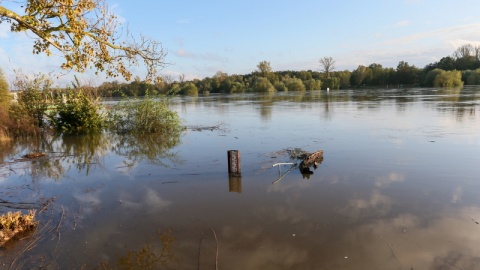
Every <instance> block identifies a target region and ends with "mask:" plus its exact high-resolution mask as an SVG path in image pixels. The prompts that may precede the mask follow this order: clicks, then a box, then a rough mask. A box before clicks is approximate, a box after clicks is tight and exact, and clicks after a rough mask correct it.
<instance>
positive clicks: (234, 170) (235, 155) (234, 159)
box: [227, 150, 242, 176]
mask: <svg viewBox="0 0 480 270" xmlns="http://www.w3.org/2000/svg"><path fill="white" fill-rule="evenodd" d="M227 153H228V173H229V174H236V175H238V176H239V175H240V174H241V173H242V170H241V166H240V151H238V150H228V152H227Z"/></svg>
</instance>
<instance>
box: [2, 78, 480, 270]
mask: <svg viewBox="0 0 480 270" xmlns="http://www.w3.org/2000/svg"><path fill="white" fill-rule="evenodd" d="M172 108H173V109H174V110H175V111H177V112H178V113H179V114H180V116H181V118H182V119H183V121H184V124H185V125H186V126H187V127H188V129H187V130H186V131H185V132H184V133H182V134H173V135H172V134H170V135H167V134H164V135H153V136H140V137H139V136H117V135H112V134H99V135H90V136H78V137H47V138H44V139H42V140H39V141H19V142H15V143H12V144H8V143H3V144H1V145H0V150H1V151H0V161H1V162H2V163H1V165H0V199H1V201H0V211H1V212H5V211H12V210H15V209H12V207H16V208H22V209H21V210H22V211H26V210H27V209H29V208H35V209H37V217H38V219H39V221H40V223H39V225H38V227H37V230H36V231H33V232H30V233H29V234H27V235H24V236H22V238H21V239H17V240H15V241H11V242H10V243H8V244H7V245H6V246H5V247H3V248H0V269H37V268H42V269H145V268H147V267H151V268H152V269H215V268H216V267H217V268H218V269H415V270H416V269H479V268H480V244H479V243H480V224H479V222H480V88H475V87H464V88H462V89H435V88H415V89H361V90H335V91H330V92H328V93H327V92H326V91H311V92H287V93H276V94H238V95H210V96H200V97H176V98H174V99H173V100H172ZM228 150H238V151H239V152H240V162H241V175H240V176H238V175H236V176H235V175H229V174H228V160H227V151H228ZM317 150H323V151H324V156H323V157H324V158H323V161H322V162H321V163H319V164H318V168H316V169H314V168H311V170H312V171H313V174H302V173H301V172H300V170H299V169H298V166H297V167H296V166H295V164H299V163H300V160H298V159H295V158H292V155H293V156H294V155H295V154H297V153H300V152H302V151H309V152H314V151H317ZM32 151H40V152H45V153H46V154H47V155H46V156H45V157H40V158H37V159H32V160H29V159H21V156H22V155H24V154H26V153H29V152H32ZM276 163H293V165H290V164H285V165H279V166H273V165H274V164H276ZM2 202H3V203H2ZM5 202H8V203H9V204H7V203H5ZM20 203H22V204H20Z"/></svg>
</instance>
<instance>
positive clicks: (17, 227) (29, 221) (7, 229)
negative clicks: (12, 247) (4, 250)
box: [0, 210, 37, 247]
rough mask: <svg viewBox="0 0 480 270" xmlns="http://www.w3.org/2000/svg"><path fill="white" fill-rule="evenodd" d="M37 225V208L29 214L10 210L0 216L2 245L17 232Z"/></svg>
mask: <svg viewBox="0 0 480 270" xmlns="http://www.w3.org/2000/svg"><path fill="white" fill-rule="evenodd" d="M36 225H37V222H36V221H35V210H30V211H29V212H28V213H27V214H22V213H21V212H20V211H18V212H8V213H6V214H3V215H1V216H0V247H1V246H3V245H4V244H5V243H6V242H8V240H10V239H11V238H12V237H14V236H15V235H16V234H18V233H21V232H23V231H26V230H30V229H33V228H34V227H35V226H36Z"/></svg>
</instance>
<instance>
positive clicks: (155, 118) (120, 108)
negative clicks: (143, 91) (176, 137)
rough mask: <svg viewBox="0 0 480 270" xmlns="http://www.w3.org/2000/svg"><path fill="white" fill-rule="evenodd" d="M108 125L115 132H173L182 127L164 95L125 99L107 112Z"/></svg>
mask: <svg viewBox="0 0 480 270" xmlns="http://www.w3.org/2000/svg"><path fill="white" fill-rule="evenodd" d="M107 118H108V127H109V128H110V130H112V131H114V132H116V133H139V134H145V133H159V132H162V133H170V132H171V133H175V132H178V131H179V130H181V129H182V127H181V121H180V117H179V116H178V114H177V113H176V112H174V111H172V110H170V108H169V103H168V99H167V98H165V97H159V98H153V97H152V96H149V95H147V96H145V98H144V99H137V98H135V99H126V100H123V101H120V102H119V103H117V104H116V105H115V106H114V107H113V108H112V109H111V110H110V111H109V112H108V116H107Z"/></svg>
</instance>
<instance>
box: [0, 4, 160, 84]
mask: <svg viewBox="0 0 480 270" xmlns="http://www.w3.org/2000/svg"><path fill="white" fill-rule="evenodd" d="M0 3H1V1H0ZM12 3H15V4H17V5H21V7H23V3H22V2H20V1H18V2H17V1H12ZM0 23H9V24H10V25H11V31H12V32H25V33H26V32H28V31H30V32H31V33H33V35H34V36H35V42H34V45H33V53H35V54H39V53H45V54H46V55H51V54H52V48H53V50H57V51H59V52H60V53H61V55H62V56H63V58H64V60H65V62H64V63H63V64H62V65H61V67H62V68H63V69H64V70H74V71H78V72H83V71H85V70H86V69H87V68H89V67H93V68H95V69H96V70H97V72H99V71H100V72H105V74H106V75H107V76H108V77H117V76H119V75H120V76H122V77H124V78H125V79H126V80H130V79H131V77H132V73H131V72H130V71H129V70H128V67H130V66H132V65H134V66H136V65H138V64H139V63H140V62H143V64H144V65H145V66H146V68H147V75H146V80H147V81H151V80H153V79H155V78H157V77H156V76H157V72H158V70H159V69H161V68H163V67H164V66H165V65H166V63H165V62H164V58H165V56H166V52H165V51H164V50H163V48H162V46H161V44H160V43H159V42H157V41H154V40H151V39H149V38H146V37H145V36H141V37H140V39H139V40H135V39H133V37H132V35H130V33H129V32H128V30H127V31H126V32H125V33H121V32H120V30H119V29H120V28H119V26H120V23H119V21H118V19H117V17H116V16H115V15H114V14H113V13H112V12H110V11H109V10H108V6H107V4H106V2H105V0H27V1H26V4H25V9H24V12H23V14H17V13H15V12H14V11H12V10H10V9H7V8H6V7H4V6H2V5H0Z"/></svg>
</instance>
